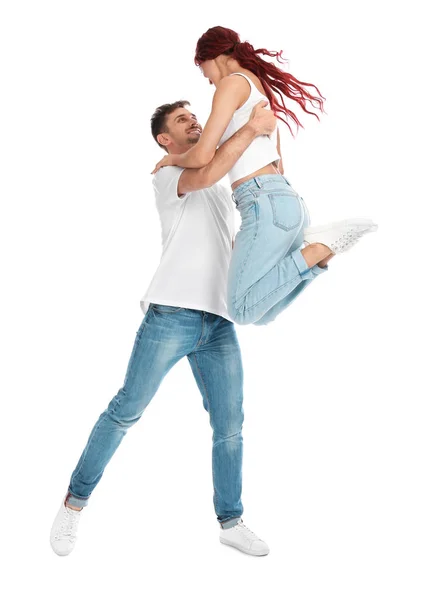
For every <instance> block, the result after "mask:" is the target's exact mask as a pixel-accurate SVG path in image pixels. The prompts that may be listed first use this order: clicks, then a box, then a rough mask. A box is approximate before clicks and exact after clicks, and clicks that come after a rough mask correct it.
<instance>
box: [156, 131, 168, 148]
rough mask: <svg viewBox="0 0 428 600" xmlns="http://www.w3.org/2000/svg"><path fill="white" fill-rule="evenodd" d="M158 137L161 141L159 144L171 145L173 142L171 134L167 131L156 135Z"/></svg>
mask: <svg viewBox="0 0 428 600" xmlns="http://www.w3.org/2000/svg"><path fill="white" fill-rule="evenodd" d="M156 139H157V141H158V142H159V144H161V145H162V146H169V144H170V143H171V140H170V138H169V136H168V135H166V134H165V133H160V134H159V135H158V136H157V137H156Z"/></svg>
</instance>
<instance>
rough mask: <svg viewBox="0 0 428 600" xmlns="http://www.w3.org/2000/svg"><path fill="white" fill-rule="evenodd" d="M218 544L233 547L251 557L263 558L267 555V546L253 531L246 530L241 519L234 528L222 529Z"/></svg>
mask: <svg viewBox="0 0 428 600" xmlns="http://www.w3.org/2000/svg"><path fill="white" fill-rule="evenodd" d="M220 542H221V543H222V544H227V545H228V546H234V547H235V548H238V550H241V551H242V552H245V553H246V554H252V555H253V556H264V555H265V554H269V546H268V545H267V544H266V542H264V541H263V540H261V539H260V538H259V537H258V536H257V535H256V534H255V533H254V532H253V531H251V530H250V529H248V527H247V526H246V525H244V523H243V522H242V519H241V520H240V521H238V523H237V524H236V525H235V526H234V527H229V529H222V530H221V532H220Z"/></svg>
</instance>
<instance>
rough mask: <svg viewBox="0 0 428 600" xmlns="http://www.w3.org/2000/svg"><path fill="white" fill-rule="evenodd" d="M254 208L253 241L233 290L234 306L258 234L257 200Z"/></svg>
mask: <svg viewBox="0 0 428 600" xmlns="http://www.w3.org/2000/svg"><path fill="white" fill-rule="evenodd" d="M254 207H255V212H256V231H255V233H254V236H253V239H252V241H251V245H250V247H249V249H248V252H247V256H246V257H245V261H244V262H243V264H242V268H241V273H240V275H239V279H238V282H237V284H236V288H235V297H234V299H233V303H234V304H236V301H237V296H238V290H239V286H240V284H241V280H242V276H243V274H244V270H245V266H246V264H247V262H248V258H249V256H250V254H251V251H252V249H253V248H254V242H255V240H256V238H257V235H258V233H259V205H258V200H257V199H256V200H255V204H254Z"/></svg>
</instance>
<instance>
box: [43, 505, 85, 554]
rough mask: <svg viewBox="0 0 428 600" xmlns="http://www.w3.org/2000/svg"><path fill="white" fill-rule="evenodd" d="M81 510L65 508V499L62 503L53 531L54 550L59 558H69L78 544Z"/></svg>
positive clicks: (52, 543)
mask: <svg viewBox="0 0 428 600" xmlns="http://www.w3.org/2000/svg"><path fill="white" fill-rule="evenodd" d="M81 512H82V511H81V510H73V509H71V508H68V506H65V498H64V499H63V501H62V502H61V508H60V509H59V511H58V514H57V516H56V517H55V521H54V522H53V525H52V529H51V538H50V539H51V546H52V550H53V551H54V552H56V554H58V555H59V556H67V554H70V552H71V551H72V550H73V548H74V545H75V543H76V533H77V527H78V525H79V519H80V513H81Z"/></svg>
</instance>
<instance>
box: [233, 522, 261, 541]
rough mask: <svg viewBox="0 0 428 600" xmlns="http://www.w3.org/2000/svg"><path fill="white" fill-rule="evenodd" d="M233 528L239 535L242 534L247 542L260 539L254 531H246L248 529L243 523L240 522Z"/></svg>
mask: <svg viewBox="0 0 428 600" xmlns="http://www.w3.org/2000/svg"><path fill="white" fill-rule="evenodd" d="M235 527H236V528H237V529H238V531H239V532H240V533H242V534H243V535H244V536H245V537H246V538H247V540H249V541H250V542H252V541H254V540H258V539H260V538H259V537H258V536H257V535H256V534H255V533H254V531H251V529H248V527H247V526H246V525H244V523H242V522H240V523H237V524H236V525H235Z"/></svg>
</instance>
